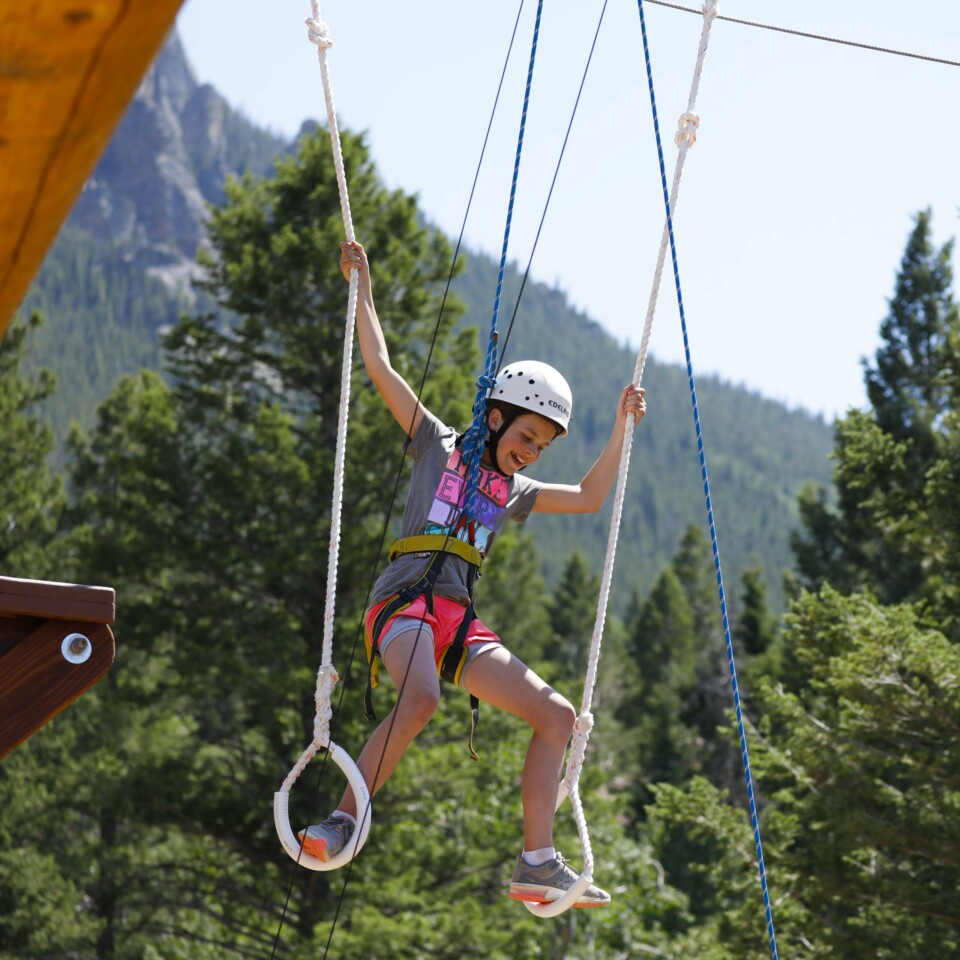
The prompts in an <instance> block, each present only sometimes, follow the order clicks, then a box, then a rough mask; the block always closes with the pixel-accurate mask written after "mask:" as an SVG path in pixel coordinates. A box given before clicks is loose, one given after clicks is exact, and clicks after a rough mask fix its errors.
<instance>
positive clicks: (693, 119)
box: [673, 112, 700, 149]
mask: <svg viewBox="0 0 960 960" xmlns="http://www.w3.org/2000/svg"><path fill="white" fill-rule="evenodd" d="M699 127H700V117H699V116H698V115H697V114H696V113H691V112H687V113H682V114H681V115H680V128H679V129H678V130H677V135H676V136H675V137H674V138H673V142H674V143H675V144H676V145H677V146H678V147H687V149H689V148H690V147H692V146H693V145H694V144H695V143H696V142H697V130H698V129H699Z"/></svg>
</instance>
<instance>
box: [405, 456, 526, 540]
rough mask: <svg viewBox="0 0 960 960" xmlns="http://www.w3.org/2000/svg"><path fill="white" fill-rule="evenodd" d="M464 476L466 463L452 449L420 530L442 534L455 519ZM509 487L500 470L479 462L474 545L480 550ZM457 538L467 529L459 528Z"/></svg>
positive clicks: (496, 519)
mask: <svg viewBox="0 0 960 960" xmlns="http://www.w3.org/2000/svg"><path fill="white" fill-rule="evenodd" d="M466 476H467V465H466V463H464V461H463V458H462V457H461V456H460V451H459V450H454V451H453V453H451V454H450V458H449V459H448V460H447V465H446V466H445V467H444V468H443V473H442V474H441V476H440V483H439V484H438V485H437V492H436V493H435V494H434V498H433V505H432V506H431V508H430V513H429V514H428V515H427V525H426V526H425V527H424V529H423V532H424V533H439V534H442V535H444V536H445V535H446V534H447V533H448V532H449V530H450V528H451V526H452V525H453V524H455V523H456V521H457V520H458V519H459V517H460V511H461V509H462V508H463V498H464V493H465V492H466V487H467V480H466ZM509 489H510V488H509V480H508V479H507V478H506V477H505V476H504V475H503V474H502V473H497V471H496V470H487V469H486V468H485V467H484V466H482V465H481V467H480V481H479V486H478V488H477V494H478V495H477V509H476V514H477V529H476V546H477V547H478V548H479V549H480V550H482V551H483V552H484V553H486V551H487V547H488V545H489V543H490V541H491V539H492V537H493V534H494V531H495V529H496V526H497V521H498V520H499V519H500V515H501V514H502V513H503V511H504V508H505V507H506V505H507V496H508V494H509ZM459 537H460V539H461V540H466V539H467V531H466V530H461V531H460V533H459Z"/></svg>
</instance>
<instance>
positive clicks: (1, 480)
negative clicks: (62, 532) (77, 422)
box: [0, 314, 64, 579]
mask: <svg viewBox="0 0 960 960" xmlns="http://www.w3.org/2000/svg"><path fill="white" fill-rule="evenodd" d="M41 324H42V319H41V317H40V316H39V314H33V315H32V316H31V317H30V320H29V321H28V322H26V323H20V324H18V323H15V324H13V325H12V327H11V328H10V329H9V330H8V331H7V335H6V338H5V339H4V340H3V342H2V343H0V422H2V423H3V431H4V436H3V466H2V469H0V504H2V507H0V567H2V569H3V572H4V573H5V574H6V575H7V576H11V575H12V576H21V577H27V578H33V579H42V578H43V577H44V576H46V575H49V574H51V572H52V569H53V564H54V562H55V561H54V558H53V557H51V556H48V555H47V553H48V550H49V549H50V547H51V543H52V541H53V539H54V537H55V533H56V526H57V523H58V520H59V515H60V511H61V510H62V508H63V504H64V496H63V487H62V484H61V482H60V479H59V478H58V477H54V476H51V475H50V471H49V469H48V466H47V456H48V455H49V453H50V451H51V450H52V449H53V434H52V432H51V430H50V428H49V427H48V426H47V425H46V424H44V423H43V422H42V421H40V420H39V419H38V418H37V417H36V416H35V415H33V414H35V411H36V409H37V406H38V405H39V404H41V403H42V402H43V401H44V400H46V399H47V398H48V397H49V396H50V395H51V394H52V393H53V392H54V390H55V389H56V381H55V378H54V377H53V375H52V374H51V372H50V371H49V370H46V369H41V370H37V371H36V372H35V373H34V374H33V375H32V376H26V375H25V374H24V372H23V369H22V368H23V367H24V366H25V364H24V359H25V356H26V341H27V337H28V335H29V334H30V333H32V332H33V331H35V330H36V329H37V328H39V327H40V326H41Z"/></svg>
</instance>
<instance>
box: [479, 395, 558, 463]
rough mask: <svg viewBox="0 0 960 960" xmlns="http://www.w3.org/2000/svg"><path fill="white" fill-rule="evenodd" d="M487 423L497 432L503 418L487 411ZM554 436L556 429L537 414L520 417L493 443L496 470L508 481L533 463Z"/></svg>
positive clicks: (525, 414) (494, 412) (501, 415)
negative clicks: (500, 471) (488, 413)
mask: <svg viewBox="0 0 960 960" xmlns="http://www.w3.org/2000/svg"><path fill="white" fill-rule="evenodd" d="M488 422H489V424H490V429H491V430H499V429H500V427H501V426H502V425H503V414H502V413H501V412H500V411H499V410H496V409H495V410H491V411H490V419H489V421H488ZM556 435H557V428H556V427H555V426H554V424H553V422H552V421H550V420H548V419H547V418H546V417H541V416H540V414H539V413H521V414H520V416H518V417H515V418H514V420H513V422H512V423H511V424H510V426H509V427H507V429H506V432H505V433H504V435H503V436H502V437H501V438H500V440H499V442H498V443H497V460H498V464H497V466H499V468H500V469H501V470H502V471H503V472H504V473H505V474H506V475H507V476H508V477H512V476H513V475H514V474H515V473H516V472H517V471H518V470H520V469H522V468H523V467H526V466H529V465H530V464H531V463H536V462H537V460H539V459H540V454H541V453H543V451H544V450H546V448H547V447H548V446H550V443H551V442H552V441H553V438H554V437H555V436H556Z"/></svg>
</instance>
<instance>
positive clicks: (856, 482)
mask: <svg viewBox="0 0 960 960" xmlns="http://www.w3.org/2000/svg"><path fill="white" fill-rule="evenodd" d="M951 251H952V242H948V243H947V244H945V245H944V246H943V247H942V248H941V249H939V250H936V249H934V248H933V246H932V244H931V241H930V214H929V211H927V212H922V213H920V214H919V215H918V216H917V224H916V227H915V229H914V230H913V232H912V233H911V235H910V238H909V240H908V242H907V249H906V252H905V253H904V257H903V261H902V263H901V265H900V272H899V274H898V277H897V283H896V293H895V296H894V298H893V299H892V300H891V301H890V314H889V316H888V317H887V319H886V320H885V321H884V323H883V325H882V326H881V331H880V332H881V336H882V344H881V346H880V347H879V349H878V350H877V354H876V366H875V367H870V366H868V367H867V370H866V382H867V392H868V395H869V398H870V402H871V409H870V410H869V411H866V412H865V411H857V410H853V411H851V412H850V413H849V414H848V415H847V417H846V418H844V419H843V420H841V421H839V422H838V423H837V425H836V434H835V443H836V445H835V450H834V460H835V467H834V484H835V487H836V491H837V497H836V500H837V502H836V507H835V508H832V507H831V506H830V505H829V503H828V498H827V496H826V495H825V494H823V493H818V492H817V491H815V490H808V491H807V492H806V493H805V495H804V498H803V500H802V503H801V513H802V519H803V528H802V530H801V532H800V533H799V534H798V535H797V536H795V537H794V550H795V554H796V557H797V565H798V568H799V572H800V574H801V575H802V577H803V582H804V583H805V585H807V586H808V587H810V588H813V589H816V588H818V587H819V586H820V585H821V584H823V583H825V582H829V583H832V584H833V585H835V586H836V587H838V588H840V589H842V590H845V591H852V590H859V589H866V590H870V591H871V592H873V593H875V594H876V595H877V596H878V597H879V598H880V599H881V600H883V601H885V602H890V603H897V602H900V601H902V600H905V599H907V598H909V597H911V596H916V595H917V594H918V593H919V594H922V593H925V592H931V593H936V592H939V591H940V590H941V587H942V583H941V582H940V581H941V580H942V578H943V577H944V575H945V574H946V568H949V566H950V565H949V563H946V564H942V563H939V564H938V563H934V564H933V565H931V563H930V561H931V559H932V558H931V557H930V556H929V555H928V554H927V553H926V550H927V549H928V548H930V547H932V545H933V540H934V539H935V538H931V537H930V536H928V535H926V534H924V533H923V528H924V527H926V528H928V529H929V526H930V524H931V522H933V523H937V521H936V520H935V519H934V517H933V512H932V509H931V508H932V507H933V506H934V503H932V502H931V499H930V498H931V497H935V496H937V492H938V491H939V490H942V489H943V488H942V485H941V484H940V483H939V482H938V481H936V480H935V478H936V477H940V476H942V475H943V474H944V471H945V470H946V471H947V473H948V474H949V468H948V467H946V466H944V462H945V461H948V460H949V456H950V455H949V451H950V450H951V449H952V448H953V446H954V445H955V439H954V435H955V432H956V418H955V415H954V414H955V411H956V409H957V406H958V403H960V392H958V387H960V382H958V379H957V374H956V371H957V369H958V357H960V354H958V344H960V311H958V309H957V305H956V304H955V303H954V301H953V296H952V293H951V289H950V288H951V284H952V281H953V275H952V270H951V267H950V256H951ZM931 483H932V486H931ZM936 506H937V507H940V506H941V503H940V501H939V499H937V501H936ZM934 556H942V552H941V551H937V552H936V554H935V555H934ZM949 589H950V590H952V589H953V588H952V585H951V586H950V587H949Z"/></svg>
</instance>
